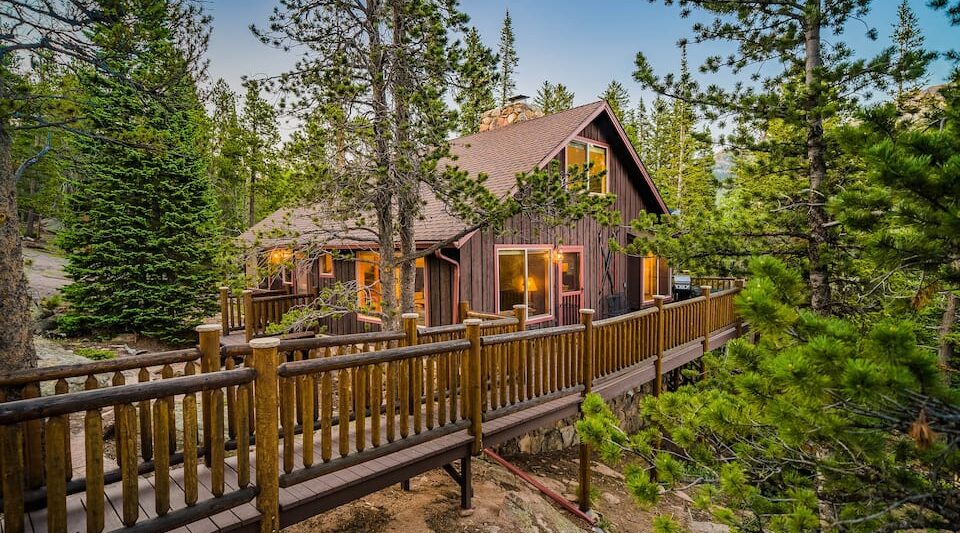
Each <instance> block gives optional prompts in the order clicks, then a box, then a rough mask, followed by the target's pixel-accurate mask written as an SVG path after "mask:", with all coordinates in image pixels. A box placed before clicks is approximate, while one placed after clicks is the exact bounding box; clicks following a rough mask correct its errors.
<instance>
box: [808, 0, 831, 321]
mask: <svg viewBox="0 0 960 533" xmlns="http://www.w3.org/2000/svg"><path fill="white" fill-rule="evenodd" d="M821 16H822V14H821V12H820V2H819V0H811V1H808V9H807V15H806V20H805V25H806V28H805V36H806V54H805V55H806V61H805V69H804V73H805V79H804V83H805V84H806V90H807V97H806V109H805V111H806V112H807V162H808V164H809V168H808V179H809V182H810V188H809V192H808V193H807V201H808V203H809V204H810V205H809V208H808V219H809V221H810V239H809V240H808V244H807V259H808V260H809V261H810V266H809V269H810V273H809V275H808V277H809V282H810V307H811V308H812V309H813V310H814V311H816V312H817V313H820V314H827V313H829V312H830V299H831V295H830V274H829V271H828V270H827V265H826V264H825V263H824V260H823V257H822V256H821V253H822V252H823V249H824V248H825V247H826V245H827V244H828V240H829V234H828V231H827V228H826V223H827V212H826V208H825V207H824V203H825V199H826V198H825V195H824V194H823V192H822V191H821V188H822V187H823V186H824V181H826V178H827V162H826V159H825V156H824V152H825V145H824V140H823V117H822V116H821V113H822V110H821V107H822V105H823V88H822V87H820V80H819V75H818V74H817V70H818V69H819V68H820V67H821V66H822V58H821V56H820V26H821V22H822V21H821Z"/></svg>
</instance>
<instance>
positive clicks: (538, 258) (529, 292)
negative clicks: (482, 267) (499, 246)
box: [497, 248, 553, 318]
mask: <svg viewBox="0 0 960 533" xmlns="http://www.w3.org/2000/svg"><path fill="white" fill-rule="evenodd" d="M550 253H551V252H550V249H549V248H544V249H533V248H531V249H522V250H499V251H498V252H497V261H498V265H497V266H498V271H499V275H498V277H497V285H498V287H497V290H498V292H499V295H500V309H498V311H499V312H501V313H502V312H505V311H511V310H512V309H513V306H514V305H516V304H526V305H527V307H528V308H527V316H529V317H531V318H533V317H536V316H544V315H549V314H550V311H551V304H552V302H551V300H550V295H551V294H552V293H553V291H551V290H550V287H551V283H552V281H553V280H552V276H551V273H550V270H551V269H550Z"/></svg>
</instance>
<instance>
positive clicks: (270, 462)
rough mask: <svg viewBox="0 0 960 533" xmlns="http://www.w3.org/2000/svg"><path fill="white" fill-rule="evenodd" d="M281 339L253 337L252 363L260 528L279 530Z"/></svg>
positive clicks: (262, 530)
mask: <svg viewBox="0 0 960 533" xmlns="http://www.w3.org/2000/svg"><path fill="white" fill-rule="evenodd" d="M279 345H280V339H278V338H276V337H267V338H261V339H253V340H251V341H250V348H251V349H252V350H253V366H254V369H256V371H257V377H256V381H255V387H254V388H255V391H256V393H255V400H254V401H255V403H256V405H255V407H254V410H255V413H256V415H255V419H256V433H255V434H256V436H257V443H256V458H257V470H256V475H257V477H256V484H257V487H258V488H259V489H260V490H259V493H258V494H257V510H258V511H260V531H261V532H262V533H273V532H275V531H280V479H279V475H280V468H279V458H278V456H277V454H278V450H279V448H280V437H279V431H280V415H279V413H278V402H277V346H279Z"/></svg>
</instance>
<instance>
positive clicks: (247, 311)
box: [243, 289, 257, 342]
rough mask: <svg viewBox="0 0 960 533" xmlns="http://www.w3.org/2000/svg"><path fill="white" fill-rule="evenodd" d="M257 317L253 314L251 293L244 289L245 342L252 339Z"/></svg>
mask: <svg viewBox="0 0 960 533" xmlns="http://www.w3.org/2000/svg"><path fill="white" fill-rule="evenodd" d="M256 320H257V317H255V316H254V312H253V291H252V290H250V289H246V290H244V291H243V333H244V337H245V340H246V341H247V342H250V339H252V338H253V327H254V325H255V324H256Z"/></svg>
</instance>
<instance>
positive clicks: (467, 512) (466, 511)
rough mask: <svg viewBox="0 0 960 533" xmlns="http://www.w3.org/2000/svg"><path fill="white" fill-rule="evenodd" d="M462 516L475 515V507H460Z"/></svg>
mask: <svg viewBox="0 0 960 533" xmlns="http://www.w3.org/2000/svg"><path fill="white" fill-rule="evenodd" d="M460 516H462V517H468V516H473V509H460Z"/></svg>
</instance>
